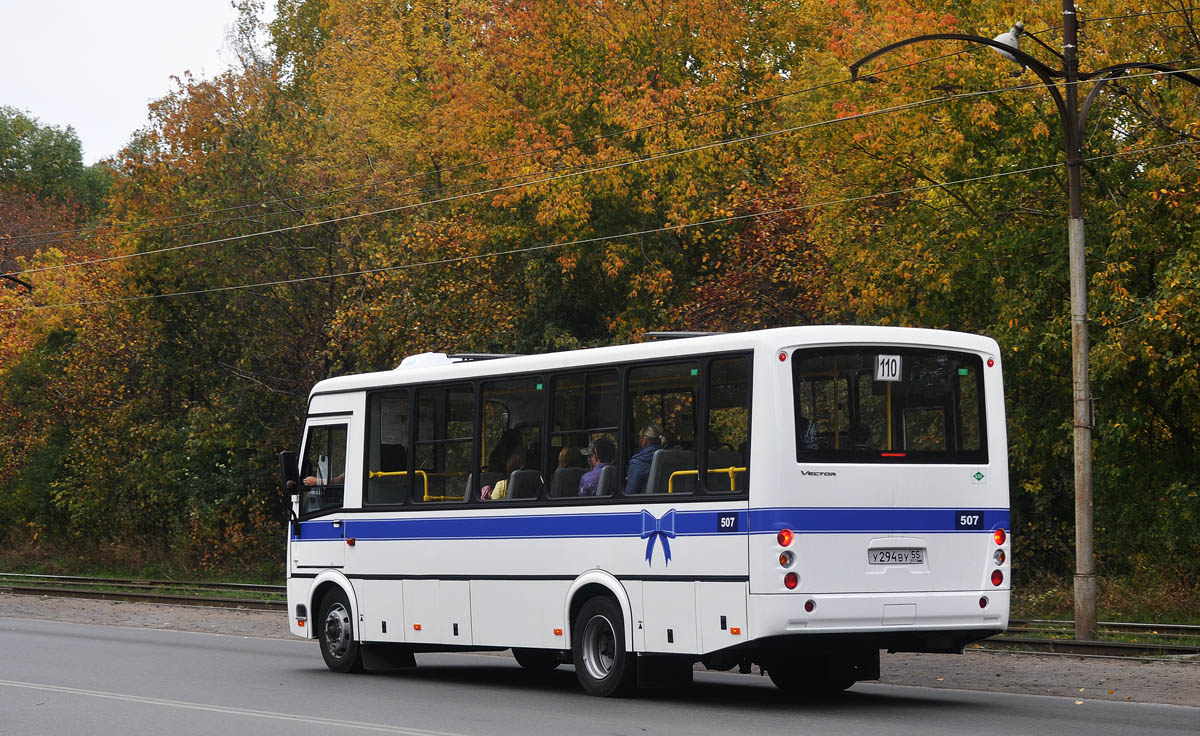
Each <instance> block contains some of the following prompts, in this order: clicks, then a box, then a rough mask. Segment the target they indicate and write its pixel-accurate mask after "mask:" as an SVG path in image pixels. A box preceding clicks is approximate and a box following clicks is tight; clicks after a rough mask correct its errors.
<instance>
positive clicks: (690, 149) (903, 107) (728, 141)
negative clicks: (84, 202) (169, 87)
mask: <svg viewBox="0 0 1200 736" xmlns="http://www.w3.org/2000/svg"><path fill="white" fill-rule="evenodd" d="M1178 71H1180V72H1186V71H1195V70H1194V69H1182V70H1178ZM1162 74H1166V73H1165V72H1159V71H1155V72H1153V73H1146V74H1131V75H1127V77H1126V78H1135V77H1138V76H1159V75H1162ZM1042 87H1044V85H1043V84H1042V83H1041V82H1037V83H1031V84H1025V85H1016V86H1011V87H1000V88H996V89H990V90H978V91H973V92H963V93H958V94H954V95H938V96H936V97H930V98H926V99H923V100H918V101H914V102H909V103H903V104H900V105H894V106H891V107H886V108H880V109H877V110H870V111H866V112H861V113H855V114H852V115H845V116H841V117H836V118H827V119H825V120H820V121H815V122H812V123H805V124H802V125H798V126H791V127H787V128H781V129H776V130H772V131H766V132H762V133H755V134H751V135H747V136H740V137H737V138H725V139H720V140H717V141H710V142H708V143H703V144H698V145H695V146H687V147H684V148H679V149H671V150H668V151H663V152H660V153H657V154H652V155H648V156H635V157H630V158H627V159H625V160H621V161H617V162H610V163H605V164H602V165H599V166H593V167H590V168H583V169H577V170H574V171H569V172H565V173H559V174H554V175H551V176H547V177H542V178H539V179H531V180H528V181H524V182H518V183H515V184H507V185H503V186H498V187H491V188H488V189H483V190H479V191H473V192H467V193H464V194H458V195H453V196H448V197H441V198H436V199H431V200H422V201H419V202H414V203H408V204H403V205H398V206H395V207H387V208H383V209H379V210H372V211H368V212H358V213H353V214H349V215H343V216H340V217H334V218H328V219H324V220H319V221H314V222H306V223H299V224H295V225H288V226H285V227H280V228H275V229H271V230H260V231H255V232H252V233H241V234H238V235H230V236H226V237H223V238H214V239H210V240H204V241H199V242H194V243H182V244H179V245H173V246H166V247H163V248H156V249H151V250H146V251H137V252H133V253H124V254H120V255H115V256H105V257H102V258H94V259H89V260H83V261H76V262H72V263H61V264H54V265H50V266H41V267H37V268H29V269H23V270H19V271H10V272H7V273H0V278H2V277H5V276H21V275H28V274H34V273H43V272H46V271H55V270H61V269H65V268H75V267H80V266H89V265H96V264H100V263H108V262H113V261H122V260H128V259H132V258H140V257H144V256H151V255H157V254H160V253H167V252H174V251H179V250H187V249H191V248H197V247H203V246H209V245H219V244H223V243H230V242H237V241H241V240H248V239H251V238H257V237H265V236H268V235H278V234H282V233H287V232H294V231H297V230H302V229H307V228H312V227H320V226H324V225H331V224H337V223H340V222H347V221H351V220H358V219H363V218H366V217H374V216H378V215H383V214H394V213H396V212H401V211H406V210H411V209H416V208H420V207H429V206H433V205H438V204H446V203H448V202H454V201H459V200H462V199H467V198H472V197H479V196H484V195H489V194H500V193H503V192H507V191H513V190H516V189H521V188H525V187H530V186H537V185H541V184H549V183H553V182H556V181H560V180H563V179H568V178H574V177H578V176H585V175H588V174H594V173H600V172H603V171H610V170H614V169H618V168H624V167H626V166H632V165H635V164H641V163H650V162H653V161H657V160H662V159H665V158H672V157H675V156H680V155H686V154H690V153H696V152H700V151H705V150H710V149H714V148H719V147H722V146H727V145H734V144H740V143H747V142H751V141H756V140H761V139H765V138H770V137H774V136H778V135H785V134H790V133H796V132H799V131H802V130H807V129H812V128H817V127H822V126H826V125H831V124H837V123H843V122H850V121H855V120H861V119H864V118H868V117H874V116H877V115H886V114H893V113H896V112H903V111H907V110H911V109H917V108H920V107H926V106H930V105H934V104H942V103H946V102H951V101H956V100H961V99H968V98H975V97H982V96H987V95H993V94H1002V93H1007V92H1015V91H1023V90H1029V89H1038V88H1042Z"/></svg>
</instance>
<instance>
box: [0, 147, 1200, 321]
mask: <svg viewBox="0 0 1200 736" xmlns="http://www.w3.org/2000/svg"><path fill="white" fill-rule="evenodd" d="M1195 145H1197V144H1196V143H1194V142H1192V141H1177V142H1175V143H1168V144H1164V145H1161V146H1154V147H1152V148H1145V149H1138V150H1135V151H1124V152H1118V153H1112V154H1106V155H1103V156H1092V157H1089V158H1086V159H1084V160H1085V161H1099V160H1103V159H1110V158H1118V157H1123V156H1142V155H1146V154H1149V153H1154V152H1156V151H1161V150H1165V149H1170V148H1177V147H1180V146H1189V147H1190V146H1195ZM1062 166H1063V164H1061V163H1053V164H1044V165H1041V166H1031V167H1028V168H1024V169H1017V170H1012V171H1001V172H995V173H991V174H982V175H980V176H974V177H969V178H965V179H956V180H952V181H945V182H936V183H933V184H924V185H921V186H915V187H906V188H903V189H893V190H890V191H886V192H877V193H874V194H864V195H860V196H856V197H845V198H842V199H834V200H825V201H822V202H812V203H808V204H801V205H795V206H793V207H782V208H777V209H773V210H766V211H763V212H752V213H746V214H742V215H730V216H727V217H717V218H711V219H708V220H703V221H700V222H693V223H681V224H679V225H665V226H662V227H656V228H649V229H644V230H636V231H631V232H624V233H618V234H615V235H603V236H596V237H591V238H580V239H577V240H570V241H560V242H555V243H544V244H541V245H535V246H528V247H525V248H512V249H508V250H503V251H493V252H490V253H477V254H473V255H468V256H458V257H454V258H440V259H436V260H431V261H421V262H417V263H403V264H397V265H392V266H381V267H379V268H369V269H359V270H355V271H343V272H340V273H333V274H321V275H318V276H302V277H298V278H294V279H279V280H275V281H264V282H260V283H255V284H235V285H231V286H218V287H212V288H208V289H192V290H188V291H176V292H170V293H166V294H142V295H138V296H127V297H117V298H114V299H94V300H81V301H77V302H62V303H57V304H42V305H32V306H28V307H11V308H7V309H0V312H8V313H14V312H28V311H34V310H42V309H59V308H63V307H89V306H100V305H106V304H122V303H127V302H137V301H146V300H150V299H167V298H173V297H179V296H198V295H201V294H213V293H221V292H229V291H245V290H249V289H259V288H268V287H275V286H285V285H288V284H300V283H309V282H313V281H331V280H333V279H339V278H346V277H349V276H367V275H371V274H377V273H391V272H395V271H404V270H411V269H416V268H425V267H429V266H444V265H450V264H457V263H466V262H469V261H478V260H484V259H490V258H500V257H503V256H515V255H522V254H525V253H533V252H538V251H546V250H551V249H557V248H566V247H570V246H577V245H588V244H592V243H598V242H603V241H609V240H623V239H626V238H634V237H642V236H646V235H657V234H662V233H667V232H679V231H682V230H690V229H693V228H699V227H708V226H711V225H721V224H726V223H730V222H738V221H743V220H751V219H757V218H760V217H771V216H775V215H782V214H788V213H792V212H800V211H804V210H810V209H816V208H818V207H829V206H834V205H840V204H853V203H855V202H862V201H866V200H870V199H878V198H883V197H892V196H896V195H900V194H912V193H917V192H923V191H929V190H931V189H942V188H945V187H949V186H959V185H964V184H972V183H976V182H981V181H989V180H993V179H1000V178H1004V177H1009V176H1017V175H1020V174H1028V173H1033V172H1037V171H1045V170H1048V169H1055V168H1060V167H1062Z"/></svg>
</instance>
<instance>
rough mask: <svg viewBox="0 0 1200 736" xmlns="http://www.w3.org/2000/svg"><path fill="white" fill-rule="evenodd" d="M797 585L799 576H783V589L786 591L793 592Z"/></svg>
mask: <svg viewBox="0 0 1200 736" xmlns="http://www.w3.org/2000/svg"><path fill="white" fill-rule="evenodd" d="M799 584H800V576H799V575H797V574H796V573H794V572H789V573H788V574H787V575H784V576H783V587H785V588H787V589H788V590H795V589H796V586H797V585H799Z"/></svg>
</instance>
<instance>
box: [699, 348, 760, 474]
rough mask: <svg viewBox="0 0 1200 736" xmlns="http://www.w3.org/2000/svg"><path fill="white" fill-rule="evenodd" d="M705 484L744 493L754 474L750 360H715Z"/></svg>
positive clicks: (711, 374)
mask: <svg viewBox="0 0 1200 736" xmlns="http://www.w3.org/2000/svg"><path fill="white" fill-rule="evenodd" d="M707 396H708V411H707V416H706V417H705V438H706V440H707V442H706V446H705V461H706V464H705V472H704V488H705V490H706V491H707V492H708V493H742V492H745V490H746V489H747V488H749V487H750V486H749V480H750V479H749V476H750V361H749V359H748V358H722V359H720V360H714V361H713V362H712V363H711V364H710V367H709V370H708V394H707Z"/></svg>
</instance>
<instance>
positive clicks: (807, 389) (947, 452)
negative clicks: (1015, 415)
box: [792, 347, 987, 463]
mask: <svg viewBox="0 0 1200 736" xmlns="http://www.w3.org/2000/svg"><path fill="white" fill-rule="evenodd" d="M793 358H794V359H793V362H792V379H793V380H792V384H793V391H794V398H795V414H796V460H797V461H798V462H895V463H905V462H910V463H986V462H987V437H986V436H985V427H986V424H985V422H984V404H983V396H984V393H983V364H982V360H981V359H980V357H979V356H978V355H972V354H969V353H960V352H954V351H946V350H936V349H927V348H923V349H914V348H897V347H837V348H826V349H815V350H797V351H796V353H795V355H794V356H793Z"/></svg>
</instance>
